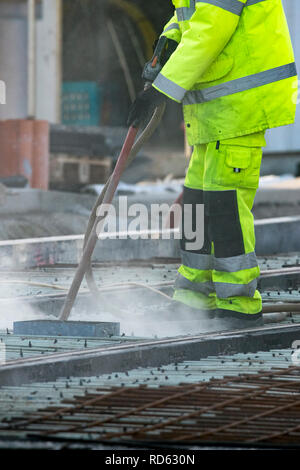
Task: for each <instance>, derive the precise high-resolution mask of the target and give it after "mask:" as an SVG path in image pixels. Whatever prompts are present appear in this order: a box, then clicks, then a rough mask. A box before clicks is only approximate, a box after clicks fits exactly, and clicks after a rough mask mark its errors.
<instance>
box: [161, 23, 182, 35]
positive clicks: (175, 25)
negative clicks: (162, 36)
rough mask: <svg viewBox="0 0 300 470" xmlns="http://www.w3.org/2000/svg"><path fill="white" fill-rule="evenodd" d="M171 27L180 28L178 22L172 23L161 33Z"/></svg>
mask: <svg viewBox="0 0 300 470" xmlns="http://www.w3.org/2000/svg"><path fill="white" fill-rule="evenodd" d="M171 29H180V28H179V24H178V23H172V24H170V26H168V27H167V28H166V29H164V30H163V33H166V32H167V31H170V30H171Z"/></svg>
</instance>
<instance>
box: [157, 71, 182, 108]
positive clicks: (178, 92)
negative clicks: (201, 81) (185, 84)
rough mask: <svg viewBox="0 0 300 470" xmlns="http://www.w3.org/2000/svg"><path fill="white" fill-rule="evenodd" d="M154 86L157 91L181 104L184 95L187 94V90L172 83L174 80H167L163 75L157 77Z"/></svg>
mask: <svg viewBox="0 0 300 470" xmlns="http://www.w3.org/2000/svg"><path fill="white" fill-rule="evenodd" d="M152 86H154V88H156V90H158V91H160V92H161V93H163V94H164V95H167V96H168V97H169V98H171V99H172V100H174V101H177V103H181V101H182V100H183V98H184V95H185V94H186V92H187V90H186V89H185V88H182V87H181V86H179V85H177V84H176V83H175V82H172V80H169V79H168V78H166V77H165V76H164V75H162V73H159V74H158V75H157V77H156V79H155V80H154V82H153V85H152Z"/></svg>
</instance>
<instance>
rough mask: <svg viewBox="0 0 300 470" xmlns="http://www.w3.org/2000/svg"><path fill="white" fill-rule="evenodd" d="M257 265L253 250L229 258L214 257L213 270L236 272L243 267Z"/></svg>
mask: <svg viewBox="0 0 300 470" xmlns="http://www.w3.org/2000/svg"><path fill="white" fill-rule="evenodd" d="M257 266H258V263H257V258H256V254H255V253H254V252H252V253H247V254H245V255H240V256H232V257H230V258H214V268H213V269H214V270H215V271H221V272H225V273H236V272H238V271H243V270H244V269H252V268H256V267H257Z"/></svg>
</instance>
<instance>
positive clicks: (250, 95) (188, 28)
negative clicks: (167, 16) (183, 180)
mask: <svg viewBox="0 0 300 470" xmlns="http://www.w3.org/2000/svg"><path fill="white" fill-rule="evenodd" d="M172 1H173V4H174V6H175V14H174V16H173V18H172V19H171V20H170V21H169V23H168V24H167V25H166V26H165V28H164V31H163V33H162V34H163V35H165V36H167V37H169V38H171V39H173V40H175V41H177V42H178V43H179V45H178V47H177V49H176V51H175V52H174V53H173V54H172V56H171V58H170V59H169V60H168V62H167V63H166V65H165V66H164V67H163V69H162V70H161V73H160V74H159V75H158V76H157V78H156V79H155V81H154V83H153V86H154V87H155V88H156V89H157V90H159V91H161V92H162V93H164V94H166V95H167V96H168V97H169V98H172V99H173V100H175V101H178V102H182V103H183V105H184V117H185V122H186V126H187V135H188V140H189V143H190V145H195V144H200V143H207V142H212V141H216V140H224V139H229V138H233V137H237V136H241V135H247V134H252V133H255V132H258V131H263V130H265V129H269V128H273V127H278V126H283V125H287V124H290V123H293V122H294V119H295V110H296V101H297V85H298V81H297V71H296V65H295V59H294V54H293V48H292V44H291V39H290V34H289V30H288V26H287V21H286V17H285V13H284V10H283V6H282V3H281V0H172Z"/></svg>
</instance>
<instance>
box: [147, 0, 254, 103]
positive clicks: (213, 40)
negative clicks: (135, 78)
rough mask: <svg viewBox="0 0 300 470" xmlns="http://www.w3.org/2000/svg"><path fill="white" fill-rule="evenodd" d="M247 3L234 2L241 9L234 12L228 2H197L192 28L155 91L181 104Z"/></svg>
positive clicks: (221, 46) (211, 0)
mask: <svg viewBox="0 0 300 470" xmlns="http://www.w3.org/2000/svg"><path fill="white" fill-rule="evenodd" d="M245 2H246V0H242V1H238V0H232V3H235V4H236V5H237V7H238V8H236V9H235V10H234V11H235V12H233V11H232V9H228V3H229V2H228V0H206V1H205V0H200V1H199V0H198V1H197V3H196V10H195V12H194V14H193V15H192V17H191V18H190V20H189V28H188V29H187V30H186V31H185V32H184V33H183V34H182V37H181V41H180V44H179V46H178V47H177V49H176V51H175V52H174V53H173V54H172V56H171V57H170V59H169V60H168V62H167V63H166V65H165V66H164V67H163V69H162V70H161V72H160V73H159V75H158V76H157V78H156V79H155V81H154V82H153V86H154V88H156V89H157V90H158V91H160V92H161V93H164V94H165V95H167V96H168V97H169V98H171V99H173V100H174V101H177V102H181V101H182V100H183V98H184V95H185V93H186V92H187V91H189V90H191V89H192V88H193V86H194V85H195V83H197V81H199V80H200V77H201V75H203V73H204V72H206V71H207V69H208V68H209V67H210V65H211V64H212V63H213V62H214V61H215V60H216V58H217V57H218V56H219V54H220V53H221V52H222V50H223V49H224V47H225V46H226V44H227V43H228V41H229V40H230V38H231V36H232V35H233V33H234V32H235V30H236V28H237V26H238V23H239V19H240V14H241V13H242V10H243V6H244V4H245Z"/></svg>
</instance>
